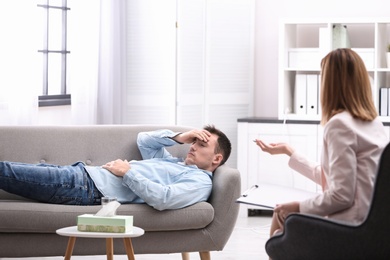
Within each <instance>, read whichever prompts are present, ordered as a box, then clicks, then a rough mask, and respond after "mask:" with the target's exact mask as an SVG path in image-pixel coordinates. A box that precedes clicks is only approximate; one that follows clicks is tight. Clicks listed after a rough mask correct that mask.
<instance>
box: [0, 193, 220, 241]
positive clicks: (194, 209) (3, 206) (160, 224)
mask: <svg viewBox="0 0 390 260" xmlns="http://www.w3.org/2000/svg"><path fill="white" fill-rule="evenodd" d="M100 208H101V206H68V205H54V204H46V203H38V202H30V201H20V200H2V201H1V202H0V210H1V211H2V213H1V215H0V232H20V233H54V232H55V231H56V230H57V229H59V228H63V227H67V226H75V225H76V224H77V216H78V215H81V214H94V213H96V212H98V211H99V209H100ZM117 214H118V215H132V216H134V225H135V226H137V227H141V228H143V229H144V230H145V231H173V230H188V229H199V228H204V227H206V226H207V225H208V224H210V223H211V222H212V220H213V219H214V209H213V207H212V206H211V204H209V203H207V202H200V203H197V204H195V205H192V206H189V207H186V208H183V209H177V210H165V211H158V210H155V209H153V208H152V207H150V206H148V205H146V204H124V205H121V206H120V207H119V208H118V210H117Z"/></svg>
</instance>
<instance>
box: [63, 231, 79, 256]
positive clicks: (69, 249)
mask: <svg viewBox="0 0 390 260" xmlns="http://www.w3.org/2000/svg"><path fill="white" fill-rule="evenodd" d="M75 242H76V238H75V237H69V240H68V246H67V247H66V253H65V258H64V259H65V260H70V258H71V256H72V253H73V248H74V244H75Z"/></svg>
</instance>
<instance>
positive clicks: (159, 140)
mask: <svg viewBox="0 0 390 260" xmlns="http://www.w3.org/2000/svg"><path fill="white" fill-rule="evenodd" d="M178 134H180V133H175V132H173V131H171V130H168V129H163V130H157V131H151V132H141V133H139V134H138V137H137V145H138V148H139V150H140V152H141V155H142V158H143V159H151V158H170V157H172V155H171V154H170V153H169V152H168V151H167V150H166V149H165V147H168V146H172V145H175V144H178V143H180V141H176V140H175V139H174V137H175V136H177V135H178Z"/></svg>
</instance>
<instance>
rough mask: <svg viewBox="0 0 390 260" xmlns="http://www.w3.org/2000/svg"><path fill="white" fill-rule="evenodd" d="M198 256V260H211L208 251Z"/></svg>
mask: <svg viewBox="0 0 390 260" xmlns="http://www.w3.org/2000/svg"><path fill="white" fill-rule="evenodd" d="M199 255H200V259H201V260H211V257H210V252H209V251H207V252H199Z"/></svg>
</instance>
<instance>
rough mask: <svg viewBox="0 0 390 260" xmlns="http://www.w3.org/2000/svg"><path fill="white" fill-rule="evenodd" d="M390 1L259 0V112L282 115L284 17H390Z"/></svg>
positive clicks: (257, 44) (256, 99)
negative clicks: (281, 25) (280, 49)
mask: <svg viewBox="0 0 390 260" xmlns="http://www.w3.org/2000/svg"><path fill="white" fill-rule="evenodd" d="M389 10H390V1H384V0H370V1H362V0H356V1H353V2H351V1H349V0H327V1H325V0H323V1H318V0H314V1H307V0H295V1H292V0H272V1H271V0H256V43H255V44H256V47H255V48H256V49H255V53H256V54H255V55H256V57H255V94H254V96H255V104H254V110H255V114H254V115H255V116H258V117H277V116H278V41H279V39H278V37H279V34H278V28H279V19H280V18H311V17H316V18H321V17H337V18H347V17H348V18H351V17H353V18H357V17H390V12H389Z"/></svg>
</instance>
